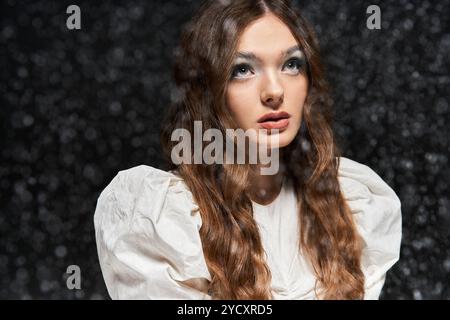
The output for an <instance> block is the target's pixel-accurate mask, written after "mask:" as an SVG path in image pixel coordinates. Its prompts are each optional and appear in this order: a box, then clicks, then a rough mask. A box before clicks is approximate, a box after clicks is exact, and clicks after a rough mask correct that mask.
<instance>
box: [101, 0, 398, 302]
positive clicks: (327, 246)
mask: <svg viewBox="0 0 450 320" xmlns="http://www.w3.org/2000/svg"><path fill="white" fill-rule="evenodd" d="M174 75H175V80H176V83H177V85H178V93H179V99H177V100H176V101H175V102H174V105H173V108H172V110H171V111H170V112H169V113H168V118H167V121H166V122H165V127H164V130H163V132H162V142H163V146H164V150H165V152H166V154H167V157H168V158H170V159H172V162H171V164H172V166H171V168H170V170H169V171H164V170H160V169H157V168H154V167H151V166H147V165H141V166H137V167H134V168H130V169H127V170H122V171H120V172H119V173H118V174H117V176H116V177H115V178H114V179H113V180H112V181H111V182H110V183H109V185H108V186H107V187H106V188H105V189H104V191H103V192H102V193H101V195H100V197H99V199H98V203H97V208H96V212H95V217H94V222H95V229H96V239H97V247H98V254H99V259H100V265H101V268H102V272H103V276H104V279H105V282H106V285H107V289H108V292H109V294H110V296H111V297H112V298H113V299H377V298H378V297H379V294H380V291H381V289H382V286H383V284H384V280H385V276H386V272H387V271H388V270H389V269H390V268H391V266H392V265H393V264H394V263H395V262H396V261H397V260H398V258H399V251H400V240H401V203H400V200H399V199H398V197H397V195H396V194H395V192H394V191H393V190H392V189H391V188H390V187H389V186H388V185H387V184H386V183H385V182H384V181H383V180H382V179H381V178H380V177H379V176H378V175H377V174H376V173H375V172H374V171H373V170H371V169H370V168H369V167H367V166H365V165H363V164H361V163H358V162H356V161H353V160H350V159H348V158H345V157H341V156H340V153H339V152H340V151H339V149H338V147H337V146H336V141H335V139H334V136H333V132H332V128H331V120H332V119H331V106H330V103H329V101H330V99H329V98H328V96H327V85H326V82H325V80H324V75H323V71H322V67H321V64H320V60H319V54H318V48H317V41H316V39H315V36H314V33H313V31H312V30H311V28H310V27H309V26H308V25H307V24H306V22H305V20H304V19H303V18H302V17H301V15H300V14H299V13H298V12H297V10H296V8H295V7H293V6H292V5H291V4H290V3H289V1H286V0H231V1H206V2H205V3H204V4H203V5H202V6H201V8H200V10H199V11H198V13H197V14H196V16H195V17H194V18H193V19H192V22H190V23H189V24H188V25H187V28H186V29H185V30H184V33H183V36H182V42H181V49H180V50H179V52H178V55H177V58H176V67H175V73H174ZM195 121H201V124H202V130H207V129H210V128H215V129H218V130H219V131H220V132H223V133H224V136H226V130H227V129H242V130H259V129H264V128H265V129H269V130H268V131H266V133H265V134H266V137H269V138H270V139H273V138H275V137H276V142H277V144H275V143H273V141H275V140H270V141H271V142H270V143H267V144H263V142H262V141H263V140H260V137H261V136H258V137H257V139H256V140H252V141H253V142H256V144H259V145H260V146H263V148H269V149H270V150H271V151H272V152H274V151H279V162H280V166H279V170H278V171H277V172H275V174H270V175H267V174H262V171H261V170H258V169H261V168H262V167H265V166H266V165H265V164H263V163H261V162H259V161H257V162H256V163H253V164H252V163H249V162H248V161H246V162H245V163H229V162H226V161H225V162H224V163H218V162H216V163H212V164H211V163H209V164H207V163H205V162H204V161H202V162H201V163H194V161H183V162H181V163H177V164H174V163H173V159H174V158H173V154H172V151H173V149H174V148H175V146H176V144H177V142H176V141H173V132H174V131H175V130H177V129H180V128H181V129H184V130H186V131H187V132H189V133H192V135H191V137H192V136H194V130H195V129H194V122H195ZM275 129H276V130H275ZM194 143H195V142H194ZM202 143H203V146H204V144H205V141H202ZM224 148H225V147H224ZM225 153H226V152H225ZM246 154H248V152H247V153H246ZM183 159H185V160H186V159H187V160H192V155H191V154H188V155H187V157H186V154H183Z"/></svg>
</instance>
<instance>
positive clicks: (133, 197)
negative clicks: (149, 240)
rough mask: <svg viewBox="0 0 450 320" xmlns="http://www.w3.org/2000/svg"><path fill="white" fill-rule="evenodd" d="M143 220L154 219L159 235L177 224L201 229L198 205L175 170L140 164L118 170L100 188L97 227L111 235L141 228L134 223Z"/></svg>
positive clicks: (151, 220)
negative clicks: (102, 187) (104, 185)
mask: <svg viewBox="0 0 450 320" xmlns="http://www.w3.org/2000/svg"><path fill="white" fill-rule="evenodd" d="M142 221H146V222H151V224H152V225H151V228H152V229H153V230H154V231H155V233H157V234H159V235H161V234H162V233H165V232H172V230H174V229H176V228H177V226H183V227H184V228H185V229H186V230H187V231H188V232H198V230H200V227H201V225H202V221H201V217H200V214H199V208H198V206H197V204H196V203H195V201H194V199H193V197H192V193H191V192H190V190H189V189H188V187H187V186H186V184H185V182H184V180H183V179H182V178H181V177H180V176H179V175H178V174H177V173H176V171H164V170H161V169H158V168H155V167H152V166H149V165H138V166H135V167H132V168H129V169H125V170H121V171H118V173H117V174H116V175H115V176H114V177H113V178H112V179H111V181H110V182H109V183H108V184H107V185H106V187H105V188H104V189H103V190H102V191H101V193H100V195H99V197H98V199H97V205H96V209H95V213H94V227H95V229H96V231H102V232H103V233H104V234H106V233H109V232H110V233H111V239H112V238H115V237H117V236H119V234H120V233H121V232H130V231H133V230H137V229H139V228H134V229H133V228H132V227H131V226H134V225H136V224H139V223H141V222H142ZM146 232H150V230H147V231H146ZM107 239H108V237H107Z"/></svg>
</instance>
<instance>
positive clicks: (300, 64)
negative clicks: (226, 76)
mask: <svg viewBox="0 0 450 320" xmlns="http://www.w3.org/2000/svg"><path fill="white" fill-rule="evenodd" d="M292 62H293V63H296V64H297V65H298V70H299V71H300V70H302V69H303V65H304V61H303V60H302V59H299V58H291V59H289V60H288V61H286V63H285V65H286V64H288V63H292ZM240 69H247V70H251V69H252V67H251V66H250V65H249V64H248V63H241V64H238V65H236V66H235V67H234V69H233V72H232V73H231V78H232V79H234V78H238V77H237V76H236V73H237V72H239V71H240Z"/></svg>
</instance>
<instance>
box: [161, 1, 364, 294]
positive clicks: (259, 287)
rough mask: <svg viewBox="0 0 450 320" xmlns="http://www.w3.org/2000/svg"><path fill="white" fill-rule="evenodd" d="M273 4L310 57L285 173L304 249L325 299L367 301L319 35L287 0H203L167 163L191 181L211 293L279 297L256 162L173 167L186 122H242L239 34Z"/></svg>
mask: <svg viewBox="0 0 450 320" xmlns="http://www.w3.org/2000/svg"><path fill="white" fill-rule="evenodd" d="M268 12H271V13H273V14H275V15H276V16H277V17H279V18H280V19H281V20H282V21H284V23H285V24H286V25H287V26H288V27H289V28H290V30H291V32H292V34H293V35H294V37H295V38H296V40H297V41H298V43H299V45H300V46H301V48H302V50H303V52H304V54H305V56H306V60H307V76H308V81H309V82H308V83H309V85H308V95H307V98H306V100H305V104H304V106H303V115H302V124H301V127H300V130H299V132H298V134H297V136H296V137H295V139H294V140H293V141H292V142H291V143H290V144H289V145H288V146H287V147H285V148H283V149H282V153H281V165H282V167H283V175H284V177H285V178H287V179H291V180H290V181H292V182H293V186H294V191H295V193H296V196H297V201H298V208H299V212H298V214H299V219H300V220H299V221H300V224H299V234H300V242H299V244H300V246H299V250H301V253H302V254H304V255H305V256H306V258H308V261H310V263H311V265H312V267H313V270H314V272H315V276H316V279H317V281H316V286H315V292H316V296H317V297H318V298H319V299H362V298H363V297H364V275H363V273H362V270H361V265H360V262H361V254H362V239H361V237H360V236H359V234H358V233H357V230H356V228H355V223H354V221H353V219H352V214H351V211H350V208H349V207H348V205H347V203H346V201H345V199H344V197H343V195H342V194H341V190H340V186H339V183H338V168H339V156H340V151H339V148H338V147H337V143H336V141H335V138H334V135H333V131H332V127H331V121H332V115H333V112H332V108H331V100H330V98H329V93H328V92H329V89H328V88H329V87H328V85H327V82H326V80H325V78H324V71H323V67H322V65H321V62H320V57H319V50H318V42H317V39H316V37H315V34H314V32H313V30H312V28H311V27H310V26H308V24H307V23H306V21H305V19H304V18H303V17H302V16H301V15H300V13H299V12H298V9H297V8H295V7H294V6H293V5H292V3H291V2H290V1H288V0H232V1H230V0H222V1H215V0H213V1H205V2H204V3H203V4H202V5H201V7H200V9H199V11H198V12H197V13H196V14H195V16H194V17H193V19H192V20H191V21H190V22H189V23H187V24H186V25H185V27H184V29H183V32H182V37H181V45H180V47H179V48H177V50H176V54H175V57H174V58H175V65H174V78H175V83H176V90H175V91H174V93H175V94H173V96H172V98H173V100H172V102H173V103H172V106H171V110H170V111H169V112H168V113H167V118H166V120H165V122H164V126H163V128H162V134H161V142H162V144H163V149H164V152H165V155H166V157H167V159H168V160H169V161H168V164H169V169H172V170H177V173H178V174H179V175H180V176H181V177H182V178H183V179H184V181H185V183H186V185H187V187H188V188H189V189H190V191H191V192H192V195H193V197H194V199H195V201H196V203H197V204H198V207H199V209H200V214H201V217H202V227H201V229H200V237H201V240H202V245H203V252H204V256H205V260H206V263H207V265H208V268H209V271H210V274H211V282H210V283H209V291H208V292H209V294H210V295H211V296H212V298H213V299H273V295H272V292H271V272H270V269H269V267H268V265H267V263H266V258H265V251H264V248H263V246H262V242H261V237H260V234H259V231H258V227H257V224H256V222H255V220H254V218H253V209H252V203H251V198H250V196H249V192H248V189H249V188H248V187H249V179H248V177H249V173H250V170H251V168H250V166H249V165H248V164H212V165H207V164H187V163H183V164H181V165H174V164H173V163H172V162H171V161H170V155H171V151H172V148H173V147H174V146H175V142H173V141H171V134H172V132H173V130H175V129H177V128H184V129H187V130H189V131H190V132H191V135H192V136H193V132H194V131H193V130H194V129H193V128H194V125H193V124H194V121H195V120H199V121H202V126H203V130H207V129H209V128H217V129H220V130H221V131H222V132H223V134H224V136H225V129H226V128H235V127H236V123H235V122H234V120H233V119H232V117H231V115H230V112H229V111H228V108H227V105H226V103H225V93H226V89H227V84H228V81H229V79H230V74H231V72H232V62H233V58H234V55H235V53H236V49H237V43H238V39H239V36H240V34H241V33H242V32H243V30H244V28H245V27H246V26H247V25H248V24H249V23H250V22H252V21H254V20H256V19H258V18H260V17H262V16H263V15H264V14H266V13H268ZM203 143H205V142H203ZM224 152H225V151H224ZM191 163H194V161H192V162H191Z"/></svg>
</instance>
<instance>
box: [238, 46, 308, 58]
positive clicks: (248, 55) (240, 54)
mask: <svg viewBox="0 0 450 320" xmlns="http://www.w3.org/2000/svg"><path fill="white" fill-rule="evenodd" d="M297 50H298V51H301V50H300V46H298V45H296V46H293V47H290V48H289V49H287V50H286V51H284V52H282V57H286V56H288V55H290V54H291V53H293V52H295V51H297ZM236 58H243V59H247V60H256V61H261V58H259V57H257V56H256V55H255V54H254V53H252V52H245V51H244V52H238V53H237V55H236Z"/></svg>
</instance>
